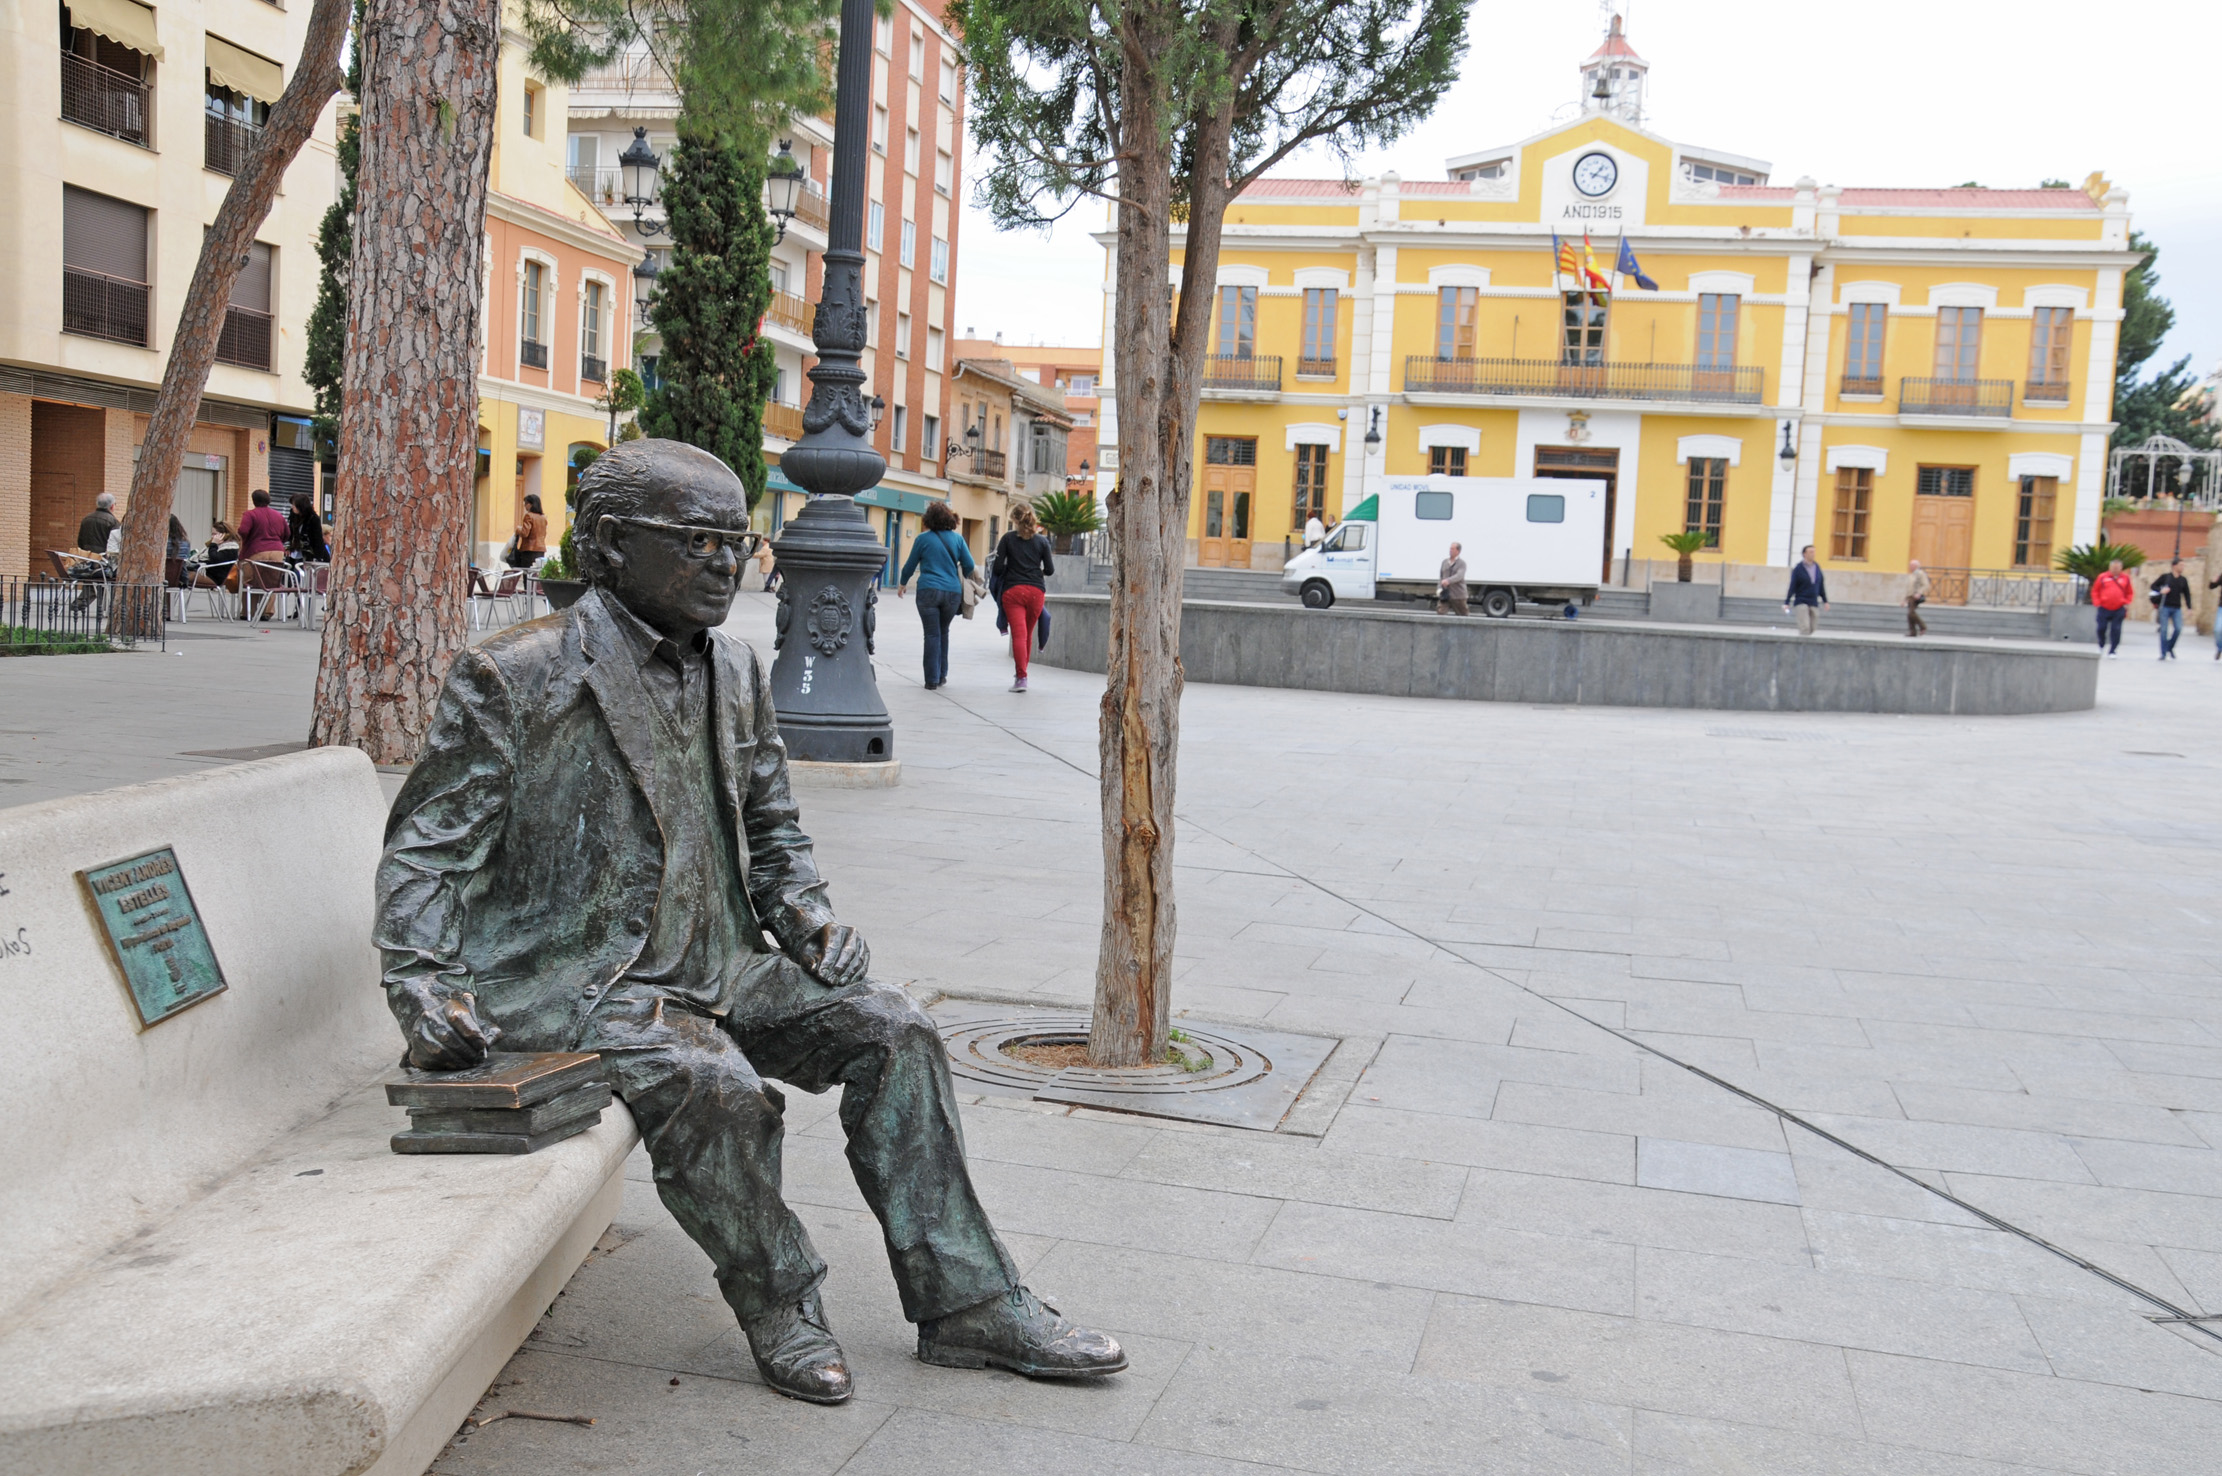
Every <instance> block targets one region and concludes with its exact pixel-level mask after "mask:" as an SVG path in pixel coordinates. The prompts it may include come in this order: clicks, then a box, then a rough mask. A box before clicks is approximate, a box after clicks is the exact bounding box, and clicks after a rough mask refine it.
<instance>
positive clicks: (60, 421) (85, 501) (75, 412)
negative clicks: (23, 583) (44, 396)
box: [29, 400, 131, 573]
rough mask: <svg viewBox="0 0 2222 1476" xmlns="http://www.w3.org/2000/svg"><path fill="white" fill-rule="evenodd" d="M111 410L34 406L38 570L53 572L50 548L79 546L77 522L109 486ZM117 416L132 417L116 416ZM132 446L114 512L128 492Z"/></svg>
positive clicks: (33, 555) (33, 520) (33, 548)
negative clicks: (109, 425)
mask: <svg viewBox="0 0 2222 1476" xmlns="http://www.w3.org/2000/svg"><path fill="white" fill-rule="evenodd" d="M109 414H110V412H108V411H105V410H97V409H92V408H89V407H87V406H83V405H56V404H50V403H48V402H47V401H45V400H40V401H37V402H35V403H34V404H33V405H32V406H31V417H30V419H31V498H30V503H31V517H30V524H31V527H30V533H31V540H30V550H29V552H30V566H31V570H32V572H34V573H37V572H42V571H50V570H51V569H52V567H53V566H52V564H51V563H50V562H49V561H48V559H47V557H46V551H47V550H48V549H50V548H61V549H69V548H75V547H76V546H77V525H78V523H80V522H81V521H83V520H84V517H85V514H87V513H89V512H91V511H92V510H93V499H94V498H95V497H98V496H99V495H100V494H101V492H102V491H103V490H105V489H106V488H107V486H108V482H107V466H108V456H109V448H108V419H109ZM117 418H119V419H126V420H128V417H123V416H118V417H117ZM130 465H131V451H130V448H129V446H126V447H125V448H124V467H125V471H126V476H125V478H124V484H123V486H122V488H120V489H118V490H117V496H116V500H117V502H118V504H119V506H118V507H117V509H116V511H117V512H118V513H119V514H121V512H122V511H123V509H122V507H121V506H120V504H121V503H122V501H123V494H124V493H125V492H127V491H129V490H130V477H129V475H128V473H129V469H130Z"/></svg>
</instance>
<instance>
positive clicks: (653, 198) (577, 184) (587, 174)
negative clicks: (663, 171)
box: [563, 164, 663, 211]
mask: <svg viewBox="0 0 2222 1476" xmlns="http://www.w3.org/2000/svg"><path fill="white" fill-rule="evenodd" d="M563 174H564V178H566V179H568V180H570V181H571V184H572V186H573V187H574V188H576V189H577V190H578V192H579V193H580V194H582V195H584V196H586V197H587V198H588V199H589V200H592V201H593V202H594V203H595V204H596V205H598V206H600V207H601V208H602V209H603V210H605V211H608V210H617V209H620V208H621V207H623V206H624V204H625V171H624V170H623V169H621V168H619V167H618V166H617V165H615V164H605V165H603V166H601V167H600V168H598V169H590V168H588V167H586V166H585V165H573V166H572V167H570V168H568V169H566V170H564V171H563ZM662 196H663V186H662V184H661V183H660V182H659V183H658V184H657V185H656V186H655V187H654V188H653V189H651V190H650V191H649V192H648V205H649V207H650V208H652V209H656V210H661V209H662V208H663V199H662Z"/></svg>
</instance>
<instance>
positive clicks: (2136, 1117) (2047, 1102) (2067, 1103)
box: [1863, 1082, 2213, 1148]
mask: <svg viewBox="0 0 2222 1476" xmlns="http://www.w3.org/2000/svg"><path fill="white" fill-rule="evenodd" d="M1894 1092H1895V1095H1896V1097H1897V1099H1898V1103H1899V1105H1900V1106H1901V1107H1902V1108H1903V1109H1904V1111H1905V1115H1906V1116H1907V1117H1910V1118H1915V1119H1918V1120H1920V1121H1924V1122H1962V1123H1970V1124H1973V1125H1976V1126H1980V1127H2003V1128H2023V1129H2027V1130H2030V1131H2033V1132H2048V1133H2062V1134H2065V1135H2067V1136H2069V1137H2074V1138H2121V1139H2125V1140H2127V1141H2131V1142H2139V1143H2173V1144H2177V1145H2179V1146H2182V1147H2190V1148H2196V1147H2200V1146H2202V1145H2203V1146H2208V1147H2211V1146H2213V1145H2212V1144H2203V1140H2202V1139H2201V1138H2200V1136H2199V1134H2198V1133H2197V1132H2195V1131H2194V1127H2195V1124H2191V1123H2187V1122H2186V1121H2185V1120H2184V1119H2183V1117H2182V1116H2180V1115H2179V1114H2176V1113H2172V1112H2169V1111H2167V1110H2166V1109H2165V1108H2160V1107H2154V1106H2150V1105H2148V1104H2146V1103H2142V1102H2121V1101H2108V1100H2105V1099H2103V1098H2088V1097H2070V1096H2065V1095H2056V1094H2053V1093H2050V1092H2030V1091H2020V1092H1989V1091H1977V1090H1973V1089H1970V1088H1967V1087H1955V1086H1943V1085H1939V1084H1937V1083H1934V1082H1899V1083H1897V1084H1896V1085H1895V1087H1894ZM1863 1115H1872V1114H1863Z"/></svg>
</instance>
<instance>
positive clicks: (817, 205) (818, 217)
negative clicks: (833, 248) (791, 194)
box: [795, 182, 833, 231]
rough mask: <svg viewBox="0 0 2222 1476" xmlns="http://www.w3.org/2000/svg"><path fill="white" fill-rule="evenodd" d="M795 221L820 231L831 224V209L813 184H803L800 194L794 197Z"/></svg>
mask: <svg viewBox="0 0 2222 1476" xmlns="http://www.w3.org/2000/svg"><path fill="white" fill-rule="evenodd" d="M795 219H797V220H799V221H801V222H802V223H803V224H804V225H806V226H812V227H815V228H816V229H818V230H821V231H822V230H825V229H826V228H827V227H829V226H830V225H831V224H832V223H833V207H832V206H831V205H830V204H828V203H827V201H826V197H825V196H824V195H822V194H820V193H819V191H818V186H817V184H816V183H815V182H805V183H804V185H803V187H802V193H801V194H799V195H797V196H795Z"/></svg>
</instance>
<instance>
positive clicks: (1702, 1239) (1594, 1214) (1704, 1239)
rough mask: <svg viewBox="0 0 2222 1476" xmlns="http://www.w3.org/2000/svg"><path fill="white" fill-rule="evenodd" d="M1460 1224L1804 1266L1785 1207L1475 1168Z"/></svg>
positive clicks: (1801, 1242)
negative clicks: (1575, 1236)
mask: <svg viewBox="0 0 2222 1476" xmlns="http://www.w3.org/2000/svg"><path fill="white" fill-rule="evenodd" d="M1458 1218H1459V1220H1461V1221H1462V1222H1465V1223H1468V1224H1477V1225H1501V1226H1504V1227H1505V1228H1507V1229H1513V1230H1533V1231H1537V1232H1539V1233H1543V1234H1551V1235H1586V1236H1589V1237H1591V1238H1592V1239H1596V1240H1606V1241H1615V1242H1618V1243H1620V1244H1623V1245H1655V1246H1660V1247H1663V1248H1665V1249H1667V1250H1688V1251H1701V1252H1704V1253H1705V1254H1708V1255H1723V1256H1742V1257H1746V1258H1749V1259H1752V1260H1760V1261H1775V1262H1779V1263H1780V1264H1783V1265H1787V1266H1810V1265H1811V1264H1812V1263H1813V1258H1812V1253H1811V1252H1810V1250H1809V1249H1808V1247H1807V1244H1806V1230H1805V1222H1804V1220H1803V1219H1801V1218H1800V1217H1799V1214H1798V1211H1797V1210H1796V1209H1795V1208H1793V1207H1791V1206H1789V1205H1780V1204H1764V1203H1761V1202H1758V1201H1755V1200H1733V1199H1721V1198H1717V1197H1714V1196H1711V1195H1704V1194H1678V1193H1675V1192H1673V1191H1671V1190H1664V1189H1638V1188H1632V1187H1630V1186H1628V1185H1625V1184H1598V1183H1590V1182H1585V1181H1584V1180H1580V1179H1560V1178H1551V1177H1548V1176H1546V1175H1541V1174H1515V1173H1505V1172H1502V1171H1498V1170H1493V1169H1475V1170H1473V1171H1472V1172H1471V1174H1470V1175H1469V1177H1468V1179H1467V1181H1466V1197H1465V1198H1464V1199H1463V1200H1461V1201H1460V1203H1459V1206H1458Z"/></svg>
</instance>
